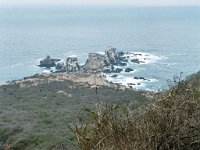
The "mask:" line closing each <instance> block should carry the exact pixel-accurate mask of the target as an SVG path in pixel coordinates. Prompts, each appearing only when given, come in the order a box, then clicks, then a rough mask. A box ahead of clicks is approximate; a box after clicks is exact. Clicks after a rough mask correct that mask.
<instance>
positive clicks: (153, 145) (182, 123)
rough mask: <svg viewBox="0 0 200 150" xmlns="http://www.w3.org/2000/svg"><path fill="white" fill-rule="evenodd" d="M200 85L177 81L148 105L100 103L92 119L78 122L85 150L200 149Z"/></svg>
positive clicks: (81, 147)
mask: <svg viewBox="0 0 200 150" xmlns="http://www.w3.org/2000/svg"><path fill="white" fill-rule="evenodd" d="M199 89H200V88H199V86H198V84H195V83H190V84H188V82H186V81H182V82H177V85H176V86H174V87H173V88H171V89H170V90H168V91H166V92H163V93H161V94H157V95H156V96H155V97H154V101H153V102H152V103H150V104H148V105H147V106H146V107H144V106H143V107H141V108H138V109H137V110H134V111H130V109H129V107H128V106H124V105H123V104H120V105H118V104H116V105H112V106H108V105H102V104H101V103H98V105H97V107H96V110H94V111H89V114H90V115H89V119H87V120H85V121H84V122H79V123H76V124H75V129H74V132H75V134H76V138H77V142H78V147H79V149H81V150H90V149H95V150H104V149H106V150H107V149H111V150H112V149H113V150H133V149H136V150H172V149H173V150H198V149H200V90H199Z"/></svg>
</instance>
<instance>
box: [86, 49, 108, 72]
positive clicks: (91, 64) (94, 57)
mask: <svg viewBox="0 0 200 150" xmlns="http://www.w3.org/2000/svg"><path fill="white" fill-rule="evenodd" d="M106 65H109V62H108V61H107V59H106V57H105V55H101V54H98V53H89V55H88V59H87V61H86V63H85V65H84V66H83V70H85V71H97V70H99V71H101V70H102V69H103V68H104V67H105V66H106Z"/></svg>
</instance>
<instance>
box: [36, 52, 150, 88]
mask: <svg viewBox="0 0 200 150" xmlns="http://www.w3.org/2000/svg"><path fill="white" fill-rule="evenodd" d="M148 57H149V55H148V54H142V53H133V52H120V51H117V50H116V48H109V49H107V50H106V51H105V53H104V54H99V53H89V54H88V58H87V60H86V62H85V64H84V65H80V63H79V60H78V58H77V57H67V58H66V60H65V61H64V60H60V59H52V58H51V57H50V56H47V57H46V58H44V59H42V60H41V61H40V65H38V66H39V67H46V68H51V67H54V68H55V71H52V72H54V73H56V74H57V73H65V74H64V75H65V76H66V74H67V73H68V76H69V75H71V74H73V75H74V74H76V76H79V75H80V77H81V76H82V74H90V75H91V76H96V75H97V74H98V75H97V76H98V79H100V78H101V82H102V83H106V84H108V82H112V81H111V80H109V79H108V78H111V79H115V78H117V77H118V76H119V74H120V73H122V72H125V73H131V72H133V71H134V68H132V67H128V64H130V63H131V64H136V65H139V64H145V63H146V62H147V61H149V58H148ZM58 76H59V75H58ZM132 79H133V80H134V83H132V82H131V81H130V83H127V84H126V85H124V84H121V83H118V84H121V85H123V86H126V87H128V88H134V86H135V85H140V83H141V82H142V81H150V80H149V79H147V78H145V77H141V76H139V77H138V76H133V77H132Z"/></svg>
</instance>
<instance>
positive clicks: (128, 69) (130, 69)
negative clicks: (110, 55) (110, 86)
mask: <svg viewBox="0 0 200 150" xmlns="http://www.w3.org/2000/svg"><path fill="white" fill-rule="evenodd" d="M131 71H134V70H133V69H132V68H126V69H125V72H131Z"/></svg>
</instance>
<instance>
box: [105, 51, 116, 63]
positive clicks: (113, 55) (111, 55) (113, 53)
mask: <svg viewBox="0 0 200 150" xmlns="http://www.w3.org/2000/svg"><path fill="white" fill-rule="evenodd" d="M105 56H106V58H107V60H109V62H110V64H111V65H116V64H117V59H118V53H117V52H116V48H110V49H108V50H106V51H105Z"/></svg>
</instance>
